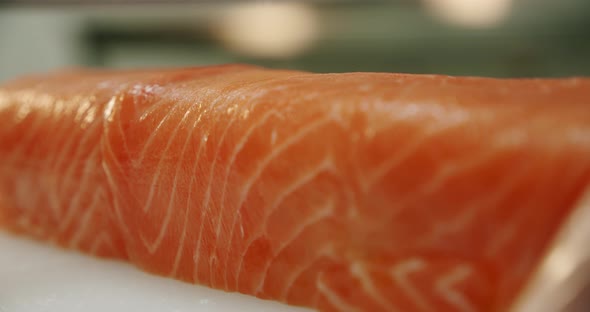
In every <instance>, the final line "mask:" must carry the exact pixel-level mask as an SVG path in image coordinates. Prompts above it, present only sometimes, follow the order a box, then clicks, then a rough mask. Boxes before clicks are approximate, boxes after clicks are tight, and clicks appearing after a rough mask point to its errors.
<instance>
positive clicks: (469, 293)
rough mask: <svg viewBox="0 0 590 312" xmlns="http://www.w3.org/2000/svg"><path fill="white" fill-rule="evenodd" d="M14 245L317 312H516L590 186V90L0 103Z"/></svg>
mask: <svg viewBox="0 0 590 312" xmlns="http://www.w3.org/2000/svg"><path fill="white" fill-rule="evenodd" d="M0 121H1V124H0V226H1V227H3V228H5V229H7V230H9V231H11V232H16V233H21V234H26V235H28V236H30V237H34V238H37V239H39V240H45V241H49V242H53V243H55V244H56V245H59V246H62V247H68V248H73V249H78V250H81V251H84V252H87V253H91V254H94V255H97V256H100V257H111V258H119V259H123V260H126V261H129V262H131V263H133V264H135V265H137V266H138V267H140V268H141V269H143V270H145V271H148V272H151V273H154V274H158V275H164V276H169V277H172V278H176V279H180V280H183V281H187V282H191V283H196V284H202V285H207V286H210V287H213V288H217V289H222V290H226V291H231V292H234V291H237V292H241V293H244V294H249V295H254V296H257V297H260V298H265V299H272V300H277V301H282V302H285V303H288V304H292V305H299V306H305V307H310V308H315V309H318V310H320V311H371V312H373V311H401V312H413V311H443V312H445V311H461V312H467V311H507V310H508V308H509V307H510V306H511V304H513V302H514V301H515V300H516V297H517V296H518V294H519V293H520V292H521V291H522V289H523V287H525V285H526V283H527V281H528V280H529V279H530V277H531V275H532V274H533V272H534V270H535V268H536V267H537V266H538V264H539V263H540V261H541V260H542V258H543V257H544V255H545V252H546V250H547V249H548V248H549V246H550V245H551V242H552V239H553V238H554V237H555V236H556V233H557V232H558V230H559V229H560V226H561V225H562V224H563V222H564V220H565V218H566V217H567V216H568V215H570V214H571V213H572V211H573V210H574V209H575V207H576V203H577V201H578V200H579V198H581V197H582V196H583V194H584V192H585V191H586V188H587V187H588V181H589V179H590V79H584V78H568V79H511V80H501V79H490V78H475V77H447V76H430V75H406V74H385V73H349V74H313V73H307V72H299V71H282V70H269V69H264V68H259V67H254V66H246V65H226V66H214V67H201V68H186V69H153V70H147V69H146V70H129V71H116V70H83V69H81V70H72V71H63V72H57V73H52V74H45V75H37V76H30V77H26V78H22V79H19V80H14V81H11V82H8V83H6V84H4V85H3V86H2V87H0Z"/></svg>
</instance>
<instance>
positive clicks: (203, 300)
mask: <svg viewBox="0 0 590 312" xmlns="http://www.w3.org/2000/svg"><path fill="white" fill-rule="evenodd" d="M53 311H55V312H70V311H72V312H73V311H76V312H78V311H86V312H93V311H97V312H99V311H100V312H104V311H109V312H117V311H125V312H127V311H142V312H151V311H153V312H188V311H191V312H193V311H194V312H205V311H214V312H230V311H243V312H247V311H252V312H264V311H268V312H305V311H308V310H306V309H301V308H295V307H291V306H287V305H283V304H279V303H275V302H270V301H265V300H260V299H257V298H253V297H249V296H245V295H241V294H236V293H226V292H223V291H218V290H213V289H209V288H206V287H201V286H196V285H190V284H187V283H182V282H179V281H175V280H172V279H168V278H162V277H158V276H154V275H151V274H147V273H144V272H142V271H140V270H139V269H137V268H135V267H133V266H131V265H129V264H126V263H122V262H119V261H111V260H100V259H95V258H92V257H89V256H85V255H82V254H80V253H77V252H66V251H63V250H60V249H58V248H54V247H51V246H47V245H43V244H40V243H37V242H33V241H30V240H27V239H24V238H20V237H15V236H13V235H11V234H6V233H3V232H0V312H53Z"/></svg>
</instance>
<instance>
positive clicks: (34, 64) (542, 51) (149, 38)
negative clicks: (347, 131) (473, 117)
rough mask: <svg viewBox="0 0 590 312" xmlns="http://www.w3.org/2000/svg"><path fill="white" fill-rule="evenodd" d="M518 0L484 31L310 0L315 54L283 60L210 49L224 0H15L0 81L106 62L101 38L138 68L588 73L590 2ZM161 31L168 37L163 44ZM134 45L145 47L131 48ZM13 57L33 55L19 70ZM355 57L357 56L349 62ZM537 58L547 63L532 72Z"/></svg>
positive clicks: (1, 35)
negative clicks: (61, 0)
mask: <svg viewBox="0 0 590 312" xmlns="http://www.w3.org/2000/svg"><path fill="white" fill-rule="evenodd" d="M516 1H517V2H516V4H515V7H514V10H513V14H512V15H511V16H510V18H509V19H508V20H507V22H506V23H505V24H503V25H501V26H499V27H495V28H491V29H483V30H473V29H461V28H459V27H453V26H449V25H444V24H442V23H440V22H437V21H436V20H434V19H433V18H431V17H430V16H428V15H427V14H425V13H424V11H423V10H421V8H420V6H419V5H418V3H417V2H412V1H410V0H406V1H401V0H398V1H379V2H380V4H376V3H375V2H369V3H360V2H354V1H344V2H341V1H312V2H310V3H311V4H312V7H314V8H315V10H316V12H317V14H318V15H319V21H320V24H321V27H320V33H319V38H318V39H317V41H316V44H315V45H314V47H313V49H312V50H311V51H310V52H309V53H307V54H305V55H301V56H299V57H297V58H295V59H291V60H289V61H284V62H282V61H272V60H263V59H252V58H248V57H244V56H239V55H235V54H232V53H231V52H227V51H223V50H222V49H221V48H218V49H215V48H214V47H213V46H212V44H214V43H215V42H214V41H215V38H213V37H212V36H211V34H209V33H208V30H207V28H208V27H210V25H211V24H212V23H213V22H215V20H216V19H217V18H218V17H219V16H220V14H222V13H223V12H224V10H225V9H227V8H228V6H227V3H225V4H214V3H211V2H199V3H193V4H185V5H179V4H167V5H164V4H153V5H146V6H139V7H138V6H73V7H69V8H64V7H57V8H53V9H51V8H48V9H35V8H28V7H26V6H23V7H18V6H16V7H12V8H6V9H0V39H1V40H2V42H3V43H5V45H4V47H0V69H1V70H0V79H6V78H8V77H10V76H14V75H16V74H20V73H21V72H27V71H37V70H46V69H53V68H57V67H64V66H69V65H100V66H104V65H107V66H108V65H109V64H108V62H105V61H104V60H103V61H99V62H97V61H96V59H93V55H96V54H97V53H96V52H97V51H95V50H93V49H95V48H96V46H95V45H93V44H89V42H88V41H89V40H95V39H96V37H97V36H98V37H101V36H102V38H103V39H104V40H105V41H104V42H102V44H106V45H107V48H108V49H110V50H109V51H110V52H109V53H111V54H112V53H114V54H113V55H111V56H112V57H119V60H123V59H124V57H128V56H125V55H132V54H133V53H135V56H134V57H133V58H134V59H137V60H138V61H137V62H135V63H134V62H130V64H129V65H130V66H132V65H137V66H141V65H142V63H141V59H142V57H143V58H144V60H145V62H146V63H147V64H153V63H157V60H156V58H157V56H158V53H163V54H162V59H163V60H168V63H173V64H176V65H182V64H185V63H189V62H190V60H191V55H192V54H191V53H194V56H195V57H194V59H195V60H196V59H197V58H200V59H201V63H208V62H224V61H225V62H231V61H244V62H248V61H250V62H253V63H260V64H263V65H273V64H274V65H276V66H280V67H292V68H293V67H295V68H301V69H312V70H317V71H342V70H350V71H356V70H363V69H366V70H373V71H376V70H379V69H381V70H383V71H390V70H395V71H413V72H429V71H433V70H436V71H439V72H440V73H448V74H463V73H469V71H470V68H475V67H476V66H479V68H480V71H479V72H481V73H489V75H491V76H506V75H511V71H507V70H506V68H505V67H507V66H514V67H515V68H516V70H515V71H513V72H515V73H519V72H521V73H524V74H525V75H527V74H529V75H538V74H543V73H545V72H551V73H554V75H561V74H568V73H588V74H590V60H588V58H587V56H586V55H590V40H588V39H589V35H590V32H589V31H588V29H590V14H589V13H590V10H586V9H583V8H590V2H589V1H586V0H562V1H553V0H516ZM15 28H19V34H20V35H19V36H14V35H13V34H14V32H13V29H15ZM126 34H128V35H129V36H127V35H126ZM169 34H175V36H169ZM142 36H143V38H142ZM19 37H20V38H29V39H27V40H28V41H30V42H24V40H22V39H20V38H19ZM6 38H8V39H6ZM30 38H33V40H31V39H30ZM117 38H119V39H121V40H119V41H117ZM130 38H135V39H133V40H131V39H130ZM162 38H167V39H166V40H167V41H166V40H165V42H162V41H161V40H163V39H162ZM175 38H176V39H175ZM5 39H6V40H5ZM134 40H135V41H134ZM159 40H160V41H159ZM174 40H177V41H174ZM134 42H135V43H137V44H138V46H135V47H131V45H132V44H133V43H134ZM114 45H118V46H116V47H115V46H114ZM144 47H147V48H144ZM175 47H178V49H176V50H174V49H175ZM40 49H42V50H43V51H44V52H45V53H44V55H42V56H41V57H39V56H38V55H37V53H36V51H39V50H40ZM183 49H184V50H183ZM181 50H182V51H181ZM175 51H176V52H175ZM174 53H176V54H174ZM214 54H216V55H214ZM179 56H180V57H179ZM213 56H214V57H213ZM387 57H388V58H389V59H391V64H390V66H382V65H381V64H380V63H379V62H383V61H384V60H385V59H386V58H387ZM15 58H22V59H23V60H24V59H30V61H29V63H27V64H24V65H23V64H19V65H18V66H20V67H19V68H17V65H15V64H13V63H14V59H15ZM502 58H503V59H506V58H507V59H508V60H507V61H506V60H500V59H502ZM351 59H358V60H360V61H359V62H355V64H351V63H350V60H351ZM326 60H330V62H327V61H326ZM338 60H340V61H342V63H345V64H347V66H346V68H343V67H342V66H341V65H339V66H340V67H339V66H338V65H337V64H336V63H335V62H336V61H338ZM170 61H173V62H170ZM119 63H121V62H119ZM540 63H542V66H543V67H542V68H539V69H535V68H534V67H535V66H540V65H538V64H540ZM527 66H528V67H527ZM459 67H461V68H459ZM523 68H524V69H523ZM527 68H528V69H527ZM473 71H474V72H475V73H476V74H477V73H478V70H473Z"/></svg>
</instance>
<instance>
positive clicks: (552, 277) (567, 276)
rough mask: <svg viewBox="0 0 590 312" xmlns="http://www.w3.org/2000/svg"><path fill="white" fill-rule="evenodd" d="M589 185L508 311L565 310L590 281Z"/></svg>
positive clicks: (537, 311)
mask: <svg viewBox="0 0 590 312" xmlns="http://www.w3.org/2000/svg"><path fill="white" fill-rule="evenodd" d="M588 237H590V186H587V187H586V188H585V190H584V192H583V193H582V196H581V198H580V200H578V202H577V204H576V205H575V206H574V208H573V209H572V212H571V213H570V215H569V216H568V217H567V219H566V220H565V222H564V223H563V225H562V227H561V228H560V230H559V231H558V232H557V233H556V234H555V235H554V239H553V241H552V242H551V243H550V244H549V248H548V249H547V251H546V255H545V257H543V258H542V259H543V260H542V261H541V263H540V264H539V266H538V267H537V269H536V270H535V271H533V273H532V275H531V277H530V278H529V281H528V282H527V284H526V285H525V286H524V288H523V290H522V291H521V294H520V295H519V296H518V297H517V298H516V300H515V301H514V304H513V306H512V307H511V309H510V312H540V311H566V310H567V307H568V306H569V304H570V302H571V301H572V300H573V299H574V298H575V297H576V295H577V294H578V293H579V292H580V291H582V289H583V288H584V287H585V286H587V285H588V284H589V283H590V249H589V248H588Z"/></svg>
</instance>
